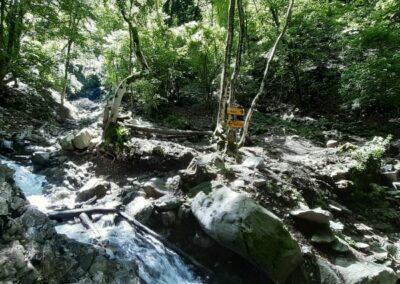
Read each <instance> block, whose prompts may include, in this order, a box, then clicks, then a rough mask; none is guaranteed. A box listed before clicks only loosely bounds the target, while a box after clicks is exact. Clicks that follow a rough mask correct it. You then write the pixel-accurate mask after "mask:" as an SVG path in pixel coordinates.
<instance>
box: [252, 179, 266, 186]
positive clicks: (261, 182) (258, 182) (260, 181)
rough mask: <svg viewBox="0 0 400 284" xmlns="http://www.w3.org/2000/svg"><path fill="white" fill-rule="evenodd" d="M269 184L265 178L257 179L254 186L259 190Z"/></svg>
mask: <svg viewBox="0 0 400 284" xmlns="http://www.w3.org/2000/svg"><path fill="white" fill-rule="evenodd" d="M266 184H267V180H266V179H263V178H259V179H255V180H254V181H253V185H254V186H255V187H257V188H261V187H263V186H265V185H266Z"/></svg>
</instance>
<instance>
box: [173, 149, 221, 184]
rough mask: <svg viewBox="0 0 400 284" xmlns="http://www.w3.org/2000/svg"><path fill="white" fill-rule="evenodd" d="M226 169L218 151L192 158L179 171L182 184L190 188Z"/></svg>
mask: <svg viewBox="0 0 400 284" xmlns="http://www.w3.org/2000/svg"><path fill="white" fill-rule="evenodd" d="M225 170H226V168H225V163H224V160H223V159H222V157H221V156H220V155H219V154H218V153H211V154H207V155H203V156H199V157H196V158H194V159H193V160H192V161H191V162H190V164H189V166H188V167H187V169H186V170H183V171H179V175H180V176H181V179H182V185H183V186H184V187H185V188H186V189H190V188H192V187H194V186H196V185H198V184H200V183H202V182H205V181H210V180H212V179H214V178H215V177H216V176H217V174H220V173H223V172H224V171H225Z"/></svg>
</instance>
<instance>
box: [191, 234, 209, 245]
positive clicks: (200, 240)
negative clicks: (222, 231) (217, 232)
mask: <svg viewBox="0 0 400 284" xmlns="http://www.w3.org/2000/svg"><path fill="white" fill-rule="evenodd" d="M193 243H194V244H195V245H196V246H198V247H200V248H202V249H207V248H210V247H212V245H213V244H214V241H213V240H212V239H210V238H209V237H207V236H204V235H203V234H196V235H195V236H194V238H193Z"/></svg>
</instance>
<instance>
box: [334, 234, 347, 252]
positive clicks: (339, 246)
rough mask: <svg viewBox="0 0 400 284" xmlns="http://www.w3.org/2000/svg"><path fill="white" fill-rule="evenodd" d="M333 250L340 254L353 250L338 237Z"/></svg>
mask: <svg viewBox="0 0 400 284" xmlns="http://www.w3.org/2000/svg"><path fill="white" fill-rule="evenodd" d="M332 249H333V250H334V251H337V252H339V253H345V252H349V251H350V250H351V248H350V245H349V244H348V243H347V242H346V241H344V240H342V239H341V238H339V237H336V240H335V242H334V243H333V245H332Z"/></svg>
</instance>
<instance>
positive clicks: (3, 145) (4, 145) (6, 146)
mask: <svg viewBox="0 0 400 284" xmlns="http://www.w3.org/2000/svg"><path fill="white" fill-rule="evenodd" d="M0 152H3V153H14V152H15V150H14V143H13V142H12V141H9V140H3V141H0Z"/></svg>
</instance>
